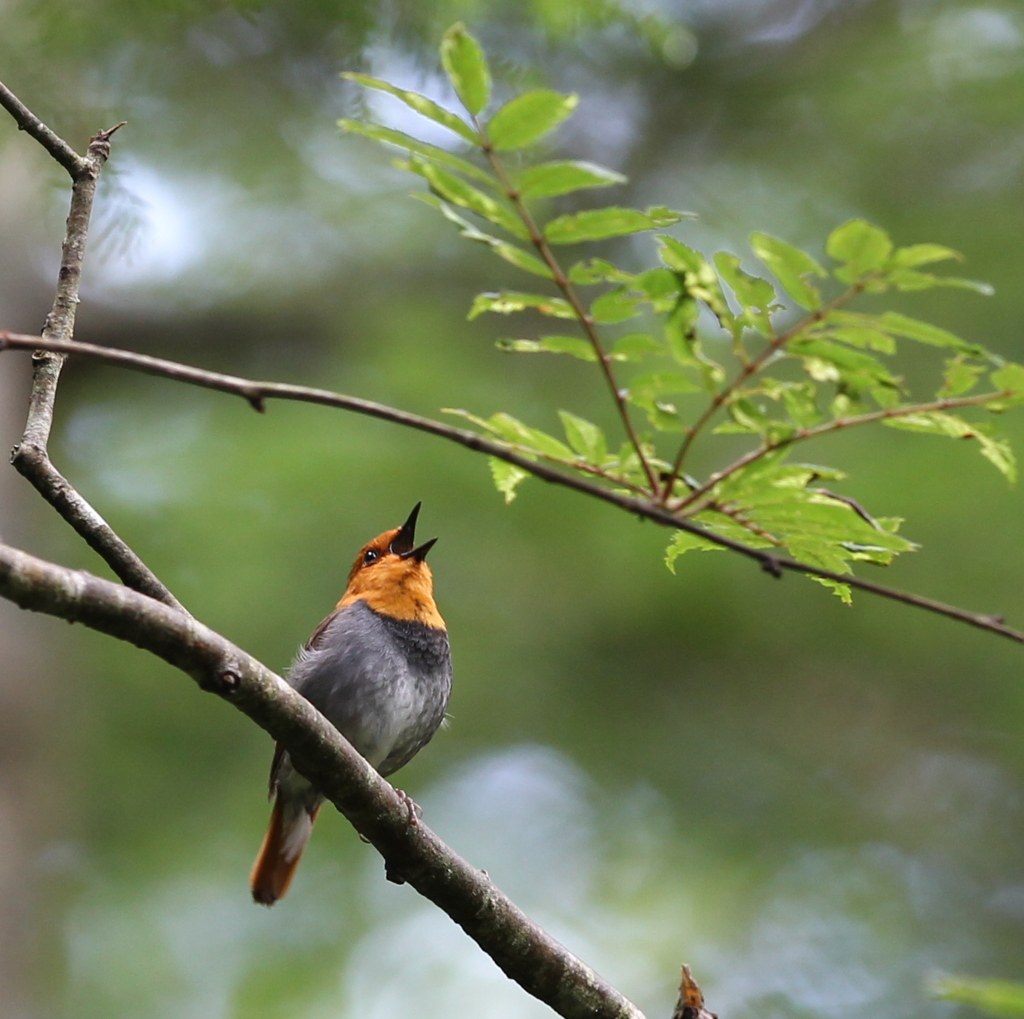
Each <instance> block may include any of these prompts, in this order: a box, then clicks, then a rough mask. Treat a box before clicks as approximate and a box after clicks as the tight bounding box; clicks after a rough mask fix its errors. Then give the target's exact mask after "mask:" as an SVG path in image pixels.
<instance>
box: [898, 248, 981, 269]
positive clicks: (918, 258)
mask: <svg viewBox="0 0 1024 1019" xmlns="http://www.w3.org/2000/svg"><path fill="white" fill-rule="evenodd" d="M951 258H954V259H956V260H957V261H958V262H962V261H963V260H964V256H963V255H961V254H960V252H959V251H954V250H953V249H952V248H947V247H944V246H943V245H942V244H911V245H909V246H908V247H905V248H897V249H896V250H895V251H894V252H893V255H892V258H890V259H889V264H890V265H892V266H898V267H900V268H904V269H913V268H915V267H916V266H919V265H929V264H931V263H932V262H945V261H947V260H949V259H951Z"/></svg>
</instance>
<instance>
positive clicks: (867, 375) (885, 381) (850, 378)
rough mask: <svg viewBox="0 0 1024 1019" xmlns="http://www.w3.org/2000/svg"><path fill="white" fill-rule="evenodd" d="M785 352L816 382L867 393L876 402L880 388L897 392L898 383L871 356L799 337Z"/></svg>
mask: <svg viewBox="0 0 1024 1019" xmlns="http://www.w3.org/2000/svg"><path fill="white" fill-rule="evenodd" d="M787 349H788V350H789V352H790V353H792V354H794V355H796V356H797V357H800V358H803V360H804V369H805V370H806V372H807V374H808V375H810V376H811V378H812V379H814V380H815V382H838V383H841V384H842V385H844V386H848V387H850V388H852V389H853V390H854V391H855V392H860V391H862V390H864V389H869V390H870V391H871V393H872V395H873V396H875V398H876V399H878V398H879V396H880V395H881V394H880V393H879V389H880V388H885V389H889V390H890V391H892V392H893V393H897V392H898V391H899V383H898V382H897V380H896V379H895V378H894V377H893V375H892V374H891V373H890V371H889V369H888V368H886V367H885V365H884V364H882V362H881V361H879V360H878V359H877V358H875V357H872V356H871V355H870V354H863V353H861V352H860V351H859V350H850V349H849V348H848V347H844V346H841V345H840V344H838V343H833V342H832V341H831V340H825V339H821V338H820V337H798V338H797V339H795V340H793V341H792V342H791V343H790V344H789V346H788V348H787Z"/></svg>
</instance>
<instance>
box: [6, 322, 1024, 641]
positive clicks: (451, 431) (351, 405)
mask: <svg viewBox="0 0 1024 1019" xmlns="http://www.w3.org/2000/svg"><path fill="white" fill-rule="evenodd" d="M37 346H41V347H43V348H44V349H47V350H54V351H58V352H61V353H65V354H81V355H84V356H86V357H92V358H96V359H98V360H101V361H106V362H108V363H110V364H116V365H119V366H121V367H123V368H129V369H132V370H134V371H140V372H144V373H146V374H148V375H158V376H161V377H163V378H168V379H174V380H176V381H178V382H186V383H188V384H190V385H195V386H202V387H204V388H206V389H215V390H217V391H219V392H222V393H231V394H233V395H235V396H241V397H242V398H243V399H245V400H247V401H248V402H249V403H250V404H251V405H252V406H253V407H254V408H255V409H256V410H259V411H262V410H264V409H265V408H264V403H265V401H266V400H268V399H282V400H298V401H301V402H303V403H316V404H322V405H324V406H327V407H338V408H341V409H343V410H350V411H354V412H355V413H357V414H365V415H368V416H369V417H375V418H380V419H381V420H384V421H391V422H393V423H395V424H399V425H403V426H405V427H406V428H414V429H416V430H417V431H421V432H428V433H429V434H431V435H437V436H439V437H440V438H443V439H447V440H448V441H449V442H455V443H458V444H459V445H460V446H465V447H466V448H467V449H471V450H474V451H475V452H478V453H486V454H487V455H488V456H493V457H497V459H499V460H505V461H506V462H507V463H511V464H515V465H516V466H517V467H520V468H522V469H523V470H524V471H526V472H527V473H529V474H533V475H534V476H535V477H538V478H541V479H543V480H544V481H550V482H552V483H554V484H556V485H563V486H565V487H566V488H571V489H574V490H575V491H577V492H582V493H584V494H586V495H589V496H592V497H593V498H595V499H600V500H601V501H603V502H606V503H609V504H611V505H612V506H617V507H618V508H619V509H621V510H624V511H625V512H627V513H632V514H634V515H636V516H638V517H642V518H644V519H646V520H651V521H653V522H654V523H656V524H660V525H661V526H663V527H670V528H674V529H675V530H680V531H686V532H687V533H689V534H694V535H697V536H698V537H700V538H703V539H705V540H706V541H709V542H711V543H712V544H715V545H720V546H721V547H722V548H726V549H729V550H730V551H733V552H736V553H738V554H739V555H742V556H746V557H747V558H749V559H753V560H754V561H755V562H757V563H759V564H760V566H761V568H762V569H764V570H765V571H766V572H768V573H770V574H772V575H773V576H776V577H778V576H781V575H782V573H783V572H784V571H787V570H788V571H791V572H794V573H804V574H807V575H808V576H811V577H820V578H822V579H823V580H834V581H836V582H837V583H840V584H848V585H849V586H850V587H853V588H856V589H857V590H860V591H867V592H869V593H871V594H875V595H879V596H880V597H882V598H888V599H890V600H892V601H898V602H901V603H902V604H904V605H913V606H915V607H917V608H920V609H925V610H926V611H928V612H934V613H937V614H938V615H942V616H946V617H948V618H950V619H957V620H959V621H960V622H962V623H967V624H968V625H970V626H975V627H978V628H979V629H982V630H987V631H989V632H990V633H996V634H999V635H1000V636H1002V637H1007V638H1009V639H1010V640H1013V641H1016V642H1017V643H1020V644H1024V632H1021V631H1019V630H1015V629H1013V628H1012V627H1009V626H1006V624H1005V623H1003V621H1002V619H1001V618H1000V617H997V616H991V615H986V614H984V613H981V612H970V611H968V610H967V609H960V608H957V607H956V606H954V605H946V604H944V603H943V602H938V601H935V600H933V599H931V598H923V597H921V596H920V595H916V594H910V593H908V592H905V591H897V590H895V589H894V588H890V587H886V586H884V585H883V584H875V583H872V582H871V581H869V580H862V579H860V578H859V577H855V576H852V575H847V574H843V573H833V572H832V571H831V570H823V569H819V568H818V567H817V566H810V565H808V564H807V563H800V562H797V561H796V560H794V559H787V558H784V557H781V556H778V555H775V554H774V553H773V552H766V551H764V550H763V549H757V548H751V547H750V546H749V545H744V544H743V543H742V542H738V541H733V540H732V539H731V538H726V537H724V536H722V535H720V534H715V533H714V532H712V531H708V530H705V529H704V528H703V527H700V526H699V525H697V524H694V523H692V522H691V521H689V520H686V519H684V518H682V517H680V516H678V515H676V514H675V513H673V512H672V511H671V510H669V509H667V508H666V507H664V506H662V505H660V504H659V503H656V502H654V501H653V500H651V499H649V498H643V497H637V496H632V495H624V494H622V493H620V492H614V491H611V490H610V489H607V488H603V487H602V486H601V485H598V484H595V483H594V482H592V481H588V480H586V479H585V478H580V477H577V476H575V475H573V474H566V473H563V472H562V471H559V470H556V469H555V468H554V467H551V466H549V465H548V464H545V463H541V462H538V461H536V460H531V459H529V458H528V457H526V456H524V455H522V454H521V453H516V452H515V451H513V450H511V449H509V448H508V447H506V446H503V445H501V444H499V443H497V442H492V441H490V440H489V439H485V438H484V437H483V436H481V435H478V434H477V433H476V432H470V431H467V430H465V429H463V428H453V427H452V426H451V425H446V424H443V423H442V422H440V421H434V420H432V419H431V418H425V417H420V416H419V415H418V414H410V413H409V412H408V411H404V410H398V409H396V408H394V407H388V406H386V405H385V404H381V403H374V402H373V401H372V400H362V399H360V398H358V397H355V396H345V395H343V394H342V393H332V392H330V391H329V390H326V389H312V388H308V387H306V386H295V385H291V384H288V383H283V382H257V381H254V380H252V379H243V378H239V377H237V376H234V375H223V374H221V373H220V372H210V371H205V370H204V369H202V368H193V367H192V366H190V365H184V364H178V363H177V362H174V361H165V360H163V359H162V358H158V357H149V356H148V355H145V354H133V353H131V352H130V351H127V350H116V349H114V348H112V347H99V346H96V345H94V344H90V343H77V342H69V343H57V342H53V341H41V340H40V339H39V338H38V337H35V336H24V335H21V334H18V333H7V332H0V352H2V351H3V350H4V349H8V348H10V349H20V350H32V349H33V348H34V347H37ZM993 395H999V394H988V395H987V399H992V398H993ZM959 399H968V398H966V397H961V398H959ZM974 402H979V403H980V402H982V399H981V398H977V399H975V400H974ZM950 405H951V404H950ZM925 406H930V405H925ZM854 420H856V419H850V421H851V422H852V421H854ZM823 430H828V429H823Z"/></svg>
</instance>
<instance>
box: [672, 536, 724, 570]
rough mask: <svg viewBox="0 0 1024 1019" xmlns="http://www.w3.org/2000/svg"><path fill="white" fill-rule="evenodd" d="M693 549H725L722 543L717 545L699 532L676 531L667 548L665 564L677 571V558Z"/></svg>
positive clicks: (711, 550)
mask: <svg viewBox="0 0 1024 1019" xmlns="http://www.w3.org/2000/svg"><path fill="white" fill-rule="evenodd" d="M691 549H698V550H699V551H701V552H720V551H724V549H723V548H722V546H721V545H716V544H715V543H714V542H713V541H711V540H710V539H708V538H702V537H701V536H700V535H699V534H693V533H691V532H690V531H676V533H675V534H674V535H673V536H672V540H671V541H670V542H669V543H668V548H666V549H665V565H666V566H667V567H668V568H669V569H670V570H671V571H672V572H673V573H675V572H676V560H677V559H678V558H679V557H680V556H681V555H682V554H683V553H684V552H689V551H690V550H691Z"/></svg>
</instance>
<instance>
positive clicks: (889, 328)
mask: <svg viewBox="0 0 1024 1019" xmlns="http://www.w3.org/2000/svg"><path fill="white" fill-rule="evenodd" d="M877 321H878V324H879V326H881V328H882V329H884V330H885V331H886V332H887V333H891V334H893V335H894V336H905V337H907V339H910V340H917V341H918V342H919V343H928V344H930V345H931V346H933V347H948V348H949V349H951V350H957V351H959V352H960V353H962V354H970V355H971V356H972V357H984V356H985V355H986V351H985V348H984V347H979V346H977V345H976V344H973V343H967V342H966V341H964V340H961V339H960V337H959V336H956V335H954V334H953V333H951V332H949V331H948V330H946V329H940V328H939V327H938V326H933V325H931V324H930V323H928V322H921V321H919V320H918V319H916V318H910V317H908V316H907V315H901V314H900V313H899V312H898V311H887V312H884V313H883V314H881V315H879V316H878V317H877Z"/></svg>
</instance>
